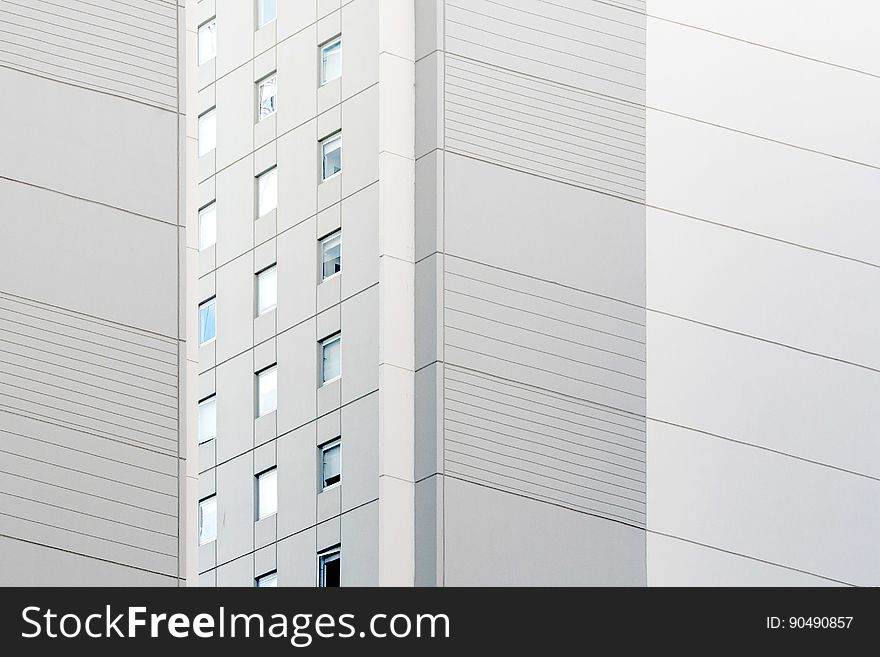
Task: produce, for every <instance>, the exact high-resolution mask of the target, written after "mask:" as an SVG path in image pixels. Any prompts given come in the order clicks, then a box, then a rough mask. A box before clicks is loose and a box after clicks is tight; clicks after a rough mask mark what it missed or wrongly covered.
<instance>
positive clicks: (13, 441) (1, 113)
mask: <svg viewBox="0 0 880 657" xmlns="http://www.w3.org/2000/svg"><path fill="white" fill-rule="evenodd" d="M178 10H179V8H178V6H177V5H176V4H175V3H168V2H156V1H154V2H144V1H139V0H133V1H131V2H109V1H107V2H102V1H100V0H95V2H84V1H83V2H79V1H77V2H68V3H54V2H31V1H29V0H21V1H20V2H16V1H9V2H3V3H0V86H2V87H3V93H2V94H0V141H2V143H3V145H4V146H3V149H2V154H0V197H2V199H3V203H2V210H0V215H2V216H0V541H2V551H3V555H4V558H3V560H2V563H0V583H2V584H19V585H26V586H41V585H42V586H45V585H74V584H75V585H92V586H94V585H114V586H126V585H158V586H176V585H178V584H181V583H182V582H183V581H184V580H185V578H186V577H187V562H186V534H187V513H186V507H187V499H186V494H185V491H186V486H185V483H184V481H185V480H183V479H182V475H184V474H185V472H186V467H187V460H186V455H187V451H186V445H185V443H183V442H181V440H180V436H182V435H184V433H185V431H184V428H185V426H186V416H185V414H184V413H182V412H181V409H182V407H181V404H180V403H179V400H180V398H181V395H182V391H183V382H184V377H183V373H182V370H181V362H182V354H183V351H184V350H185V348H186V342H185V334H184V324H183V322H182V314H181V312H180V307H179V299H180V296H181V293H182V291H183V289H184V283H183V280H182V275H181V271H180V262H181V257H182V255H183V250H182V249H183V233H182V228H181V226H180V222H181V220H182V217H180V216H179V209H180V208H181V207H182V205H181V203H180V199H179V197H178V188H179V184H180V180H181V176H182V170H181V168H179V155H180V151H181V144H180V143H179V139H178V135H179V130H182V128H183V116H182V112H183V110H184V107H183V104H181V105H180V106H178V98H177V96H178V94H177V78H178V76H177V70H178V69H177V44H178ZM180 27H181V29H182V25H181V26H180ZM150 49H154V51H150ZM155 49H158V50H155ZM156 58H159V59H156ZM157 62H160V63H157ZM148 78H150V79H154V80H155V82H149V81H148ZM191 520H192V517H191V516H190V517H189V521H190V522H191ZM189 565H190V567H193V566H194V563H192V562H190V564H189Z"/></svg>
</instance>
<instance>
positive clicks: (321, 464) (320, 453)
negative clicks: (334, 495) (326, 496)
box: [318, 436, 342, 493]
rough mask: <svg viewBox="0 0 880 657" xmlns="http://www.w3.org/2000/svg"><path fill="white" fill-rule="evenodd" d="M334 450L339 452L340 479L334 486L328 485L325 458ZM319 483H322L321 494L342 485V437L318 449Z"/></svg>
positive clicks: (338, 475)
mask: <svg viewBox="0 0 880 657" xmlns="http://www.w3.org/2000/svg"><path fill="white" fill-rule="evenodd" d="M332 449H338V450H339V472H338V474H337V475H336V476H337V477H338V479H337V480H336V481H334V482H333V483H332V484H328V483H327V477H326V476H325V475H324V456H325V455H326V454H327V452H329V451H330V450H332ZM318 482H319V483H320V486H321V489H320V492H322V493H323V492H324V491H326V490H330V489H332V488H337V487H338V486H341V485H342V436H337V437H336V438H334V439H333V440H330V441H328V442H326V443H324V444H323V445H320V446H319V447H318Z"/></svg>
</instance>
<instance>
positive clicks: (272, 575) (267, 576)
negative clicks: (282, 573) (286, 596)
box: [254, 570, 278, 589]
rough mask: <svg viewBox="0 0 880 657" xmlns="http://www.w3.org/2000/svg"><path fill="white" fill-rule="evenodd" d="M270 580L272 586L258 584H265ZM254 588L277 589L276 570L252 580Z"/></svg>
mask: <svg viewBox="0 0 880 657" xmlns="http://www.w3.org/2000/svg"><path fill="white" fill-rule="evenodd" d="M270 578H271V581H272V584H271V585H267V584H261V583H260V582H265V581H266V580H269V579H270ZM254 588H258V589H265V588H278V570H270V571H269V572H268V573H263V574H262V575H260V576H259V577H255V578H254Z"/></svg>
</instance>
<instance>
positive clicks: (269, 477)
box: [257, 469, 278, 519]
mask: <svg viewBox="0 0 880 657" xmlns="http://www.w3.org/2000/svg"><path fill="white" fill-rule="evenodd" d="M277 474H278V471H277V470H275V469H272V470H269V471H268V472H264V473H263V474H261V475H259V476H258V477H257V507H258V509H257V511H258V512H257V518H258V519H262V518H267V517H268V516H271V515H272V514H273V513H275V512H276V511H277V510H278V477H277Z"/></svg>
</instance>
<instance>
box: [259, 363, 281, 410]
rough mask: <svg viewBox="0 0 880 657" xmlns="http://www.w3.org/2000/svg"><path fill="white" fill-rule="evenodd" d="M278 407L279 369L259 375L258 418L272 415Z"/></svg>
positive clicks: (272, 368) (266, 370) (272, 369)
mask: <svg viewBox="0 0 880 657" xmlns="http://www.w3.org/2000/svg"><path fill="white" fill-rule="evenodd" d="M277 407H278V368H277V367H275V365H273V366H272V367H270V368H268V369H265V370H263V371H262V372H258V373H257V417H262V416H264V415H266V414H267V413H271V412H272V411H274V410H275V409H276V408H277Z"/></svg>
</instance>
